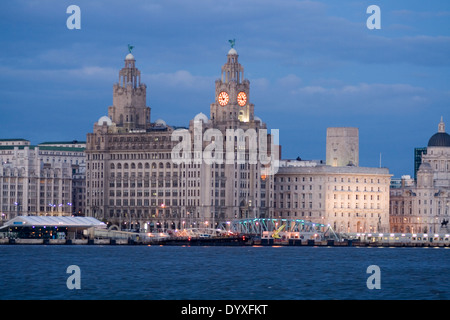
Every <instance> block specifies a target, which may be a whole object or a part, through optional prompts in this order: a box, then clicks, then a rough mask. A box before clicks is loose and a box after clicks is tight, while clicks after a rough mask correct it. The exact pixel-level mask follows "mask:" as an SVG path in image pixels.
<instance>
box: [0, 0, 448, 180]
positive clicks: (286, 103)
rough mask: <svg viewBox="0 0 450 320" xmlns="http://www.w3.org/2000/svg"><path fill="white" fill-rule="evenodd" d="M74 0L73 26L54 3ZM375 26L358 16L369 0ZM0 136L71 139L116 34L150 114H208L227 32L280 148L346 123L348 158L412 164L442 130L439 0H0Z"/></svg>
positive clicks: (320, 142) (94, 112) (107, 99)
mask: <svg viewBox="0 0 450 320" xmlns="http://www.w3.org/2000/svg"><path fill="white" fill-rule="evenodd" d="M71 4H75V5H78V6H79V7H80V8H81V30H69V29H67V27H66V20H67V18H68V17H69V14H67V13H66V9H67V7H68V6H69V5H71ZM372 4H376V5H378V6H379V7H380V8H381V29H380V30H369V29H368V28H367V27H366V20H367V18H368V17H369V16H370V15H369V14H367V13H366V9H367V7H368V6H369V5H372ZM0 27H1V37H0V43H1V48H2V50H1V51H0V61H1V64H0V84H1V86H0V138H26V139H29V140H31V142H32V143H39V142H43V141H52V140H53V141H55V140H73V139H77V140H85V139H86V138H85V137H86V133H87V132H90V131H91V130H92V125H93V123H94V122H95V121H96V120H98V119H99V118H100V117H101V116H103V115H106V114H107V108H108V106H109V105H111V103H112V85H113V84H114V83H115V82H117V81H118V71H119V70H120V69H121V68H122V67H123V59H124V58H125V56H126V54H127V44H129V43H130V44H133V45H134V46H135V49H134V50H133V54H134V56H135V58H136V60H137V62H136V64H137V67H138V68H139V69H140V70H141V72H142V80H143V82H144V83H146V84H147V104H148V105H149V106H150V107H151V108H152V120H153V121H154V120H156V119H158V118H161V119H164V120H165V121H166V122H167V123H168V124H172V125H177V126H187V125H188V123H189V120H190V119H192V118H193V117H194V116H195V115H196V114H197V113H199V112H203V113H205V114H207V115H208V116H209V106H210V104H211V103H212V102H213V101H214V81H215V80H216V79H217V78H219V77H220V68H221V66H222V65H223V64H224V63H225V60H226V53H227V52H228V50H229V43H228V40H229V39H233V38H234V39H236V47H235V48H236V50H237V51H238V53H239V61H240V62H241V64H242V65H243V66H244V68H245V78H247V79H249V80H250V85H251V92H250V100H251V102H253V103H254V104H255V114H256V115H257V116H259V117H260V118H262V120H263V121H265V122H266V123H267V125H268V127H269V128H273V129H280V142H281V144H282V152H283V158H296V157H297V156H300V157H301V158H303V159H325V141H326V128H327V127H333V126H352V127H358V128H359V134H360V165H361V166H379V161H380V153H381V154H382V166H385V167H388V168H389V169H390V172H391V173H392V174H393V175H394V176H395V177H400V176H401V175H403V174H411V175H412V174H413V152H414V147H421V146H426V144H427V142H428V139H429V137H431V135H432V134H434V133H435V132H436V131H437V125H438V122H439V120H440V117H441V116H444V121H446V122H447V131H450V130H449V129H448V128H450V112H449V106H450V103H449V102H450V76H449V75H450V72H449V71H450V1H400V0H397V1H375V0H373V1H351V0H350V1H333V0H330V1H293V0H286V1H280V0H271V1H268V0H250V1H249V0H239V1H220V0H214V1H213V0H210V1H206V0H198V1H183V0H164V1H133V0H131V1H117V0H113V1H86V0H71V1H61V0H47V1H45V0H44V1H31V0H29V1H25V0H23V1H1V3H0Z"/></svg>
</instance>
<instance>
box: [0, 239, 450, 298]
mask: <svg viewBox="0 0 450 320" xmlns="http://www.w3.org/2000/svg"><path fill="white" fill-rule="evenodd" d="M373 265H374V266H377V267H378V268H379V271H378V272H377V273H376V274H375V273H373V274H372V273H371V272H368V267H369V266H373ZM69 266H77V267H78V268H79V269H78V270H79V271H77V272H75V273H73V271H69V273H68V272H67V271H68V267H69ZM449 271H450V248H384V247H383V248H374V247H287V246H285V247H249V246H242V247H240V246H237V247H226V246H224V247H213V246H211V247H200V246H195V247H185V246H126V245H125V246H111V245H107V246H97V245H3V246H0V272H1V277H0V299H1V300H9V299H13V300H21V299H32V300H41V299H45V300H47V299H51V300H54V299H58V300H60V299H63V300H66V299H68V300H73V299H89V300H91V299H95V300H100V299H101V300H116V299H127V300H128V299H132V300H240V299H245V300H309V299H313V300H323V299H326V300H336V299H337V300H346V299H358V300H372V299H377V300H378V299H390V300H392V299H402V300H404V299H407V300H410V299H414V300H417V299H419V300H447V299H450V276H449ZM374 276H377V277H378V278H377V279H378V284H379V289H378V288H374V289H369V288H368V285H367V282H368V279H369V278H370V277H374ZM75 277H76V278H75ZM69 278H70V283H72V284H75V283H77V284H78V285H79V289H76V288H75V289H69V287H68V279H69ZM372 280H373V279H372ZM372 280H371V283H375V282H374V281H372Z"/></svg>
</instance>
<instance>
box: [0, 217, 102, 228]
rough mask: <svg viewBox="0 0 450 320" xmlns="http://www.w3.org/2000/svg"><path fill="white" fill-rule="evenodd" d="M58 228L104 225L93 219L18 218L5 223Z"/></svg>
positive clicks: (6, 225) (8, 225)
mask: <svg viewBox="0 0 450 320" xmlns="http://www.w3.org/2000/svg"><path fill="white" fill-rule="evenodd" d="M29 226H60V227H80V228H83V227H84V228H90V227H97V228H106V224H105V223H103V222H101V221H100V220H97V219H95V218H93V217H68V216H18V217H15V218H13V219H11V220H9V221H7V222H6V223H5V225H4V226H3V227H2V228H5V227H29Z"/></svg>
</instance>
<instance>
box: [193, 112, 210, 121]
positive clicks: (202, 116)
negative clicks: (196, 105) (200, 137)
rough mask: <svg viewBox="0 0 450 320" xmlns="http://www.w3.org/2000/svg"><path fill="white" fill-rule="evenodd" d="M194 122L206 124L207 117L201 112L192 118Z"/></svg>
mask: <svg viewBox="0 0 450 320" xmlns="http://www.w3.org/2000/svg"><path fill="white" fill-rule="evenodd" d="M194 121H203V123H207V122H208V117H207V116H206V115H205V114H204V113H203V112H200V113H199V114H197V115H196V116H195V117H194Z"/></svg>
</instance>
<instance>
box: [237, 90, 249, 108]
mask: <svg viewBox="0 0 450 320" xmlns="http://www.w3.org/2000/svg"><path fill="white" fill-rule="evenodd" d="M237 102H238V104H239V105H240V106H241V107H243V106H245V104H246V103H247V95H246V94H245V92H239V94H238V96H237Z"/></svg>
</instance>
